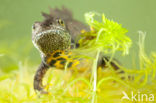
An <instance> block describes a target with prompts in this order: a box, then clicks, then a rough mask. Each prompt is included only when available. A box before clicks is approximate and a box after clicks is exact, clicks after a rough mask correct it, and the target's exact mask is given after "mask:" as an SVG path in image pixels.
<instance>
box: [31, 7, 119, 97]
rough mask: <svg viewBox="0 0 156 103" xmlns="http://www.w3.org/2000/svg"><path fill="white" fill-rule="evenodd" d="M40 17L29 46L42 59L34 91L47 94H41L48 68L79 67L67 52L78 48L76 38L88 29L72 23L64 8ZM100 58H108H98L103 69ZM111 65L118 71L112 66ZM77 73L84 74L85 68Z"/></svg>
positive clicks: (34, 27) (55, 9)
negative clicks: (41, 18) (33, 47)
mask: <svg viewBox="0 0 156 103" xmlns="http://www.w3.org/2000/svg"><path fill="white" fill-rule="evenodd" d="M42 16H43V17H44V20H43V21H37V22H35V23H34V24H33V26H32V42H33V44H34V46H35V47H36V48H37V50H38V51H39V52H40V55H41V59H42V62H41V64H40V66H39V67H38V69H37V71H36V74H35V76H34V89H35V90H36V91H39V92H41V93H43V94H44V93H47V91H45V90H44V87H43V84H42V79H43V78H44V75H45V74H46V72H47V70H48V69H49V68H50V67H56V68H58V69H64V68H65V66H67V68H69V69H72V68H74V67H75V66H77V65H78V64H80V63H79V61H77V60H71V59H70V56H69V53H68V51H69V50H70V49H72V48H73V47H72V46H73V45H75V47H78V46H79V44H78V41H77V37H78V36H79V35H80V34H81V31H82V30H85V31H90V28H89V27H88V26H87V25H85V24H83V23H82V22H80V21H78V20H76V19H74V18H73V15H72V12H71V11H70V10H68V9H67V8H65V7H63V8H62V9H58V8H54V9H53V8H50V14H47V13H42ZM103 58H104V59H105V60H107V61H109V58H107V57H101V58H99V61H98V66H102V67H105V65H106V63H105V60H104V59H103ZM82 61H83V60H82ZM67 62H68V63H67ZM110 63H111V65H112V66H113V67H114V68H115V69H118V67H117V66H116V65H115V63H113V62H110ZM66 64H67V65H66ZM83 64H85V62H84V63H83ZM86 66H88V65H86ZM78 69H79V68H78ZM78 71H81V72H83V71H85V67H84V68H83V69H82V70H78Z"/></svg>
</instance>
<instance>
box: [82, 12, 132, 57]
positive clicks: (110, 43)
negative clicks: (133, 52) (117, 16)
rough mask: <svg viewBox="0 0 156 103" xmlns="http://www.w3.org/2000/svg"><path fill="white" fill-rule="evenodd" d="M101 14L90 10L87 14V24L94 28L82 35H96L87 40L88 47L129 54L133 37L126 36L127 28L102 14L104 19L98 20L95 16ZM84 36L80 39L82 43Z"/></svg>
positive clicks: (106, 51) (105, 51)
mask: <svg viewBox="0 0 156 103" xmlns="http://www.w3.org/2000/svg"><path fill="white" fill-rule="evenodd" d="M96 15H98V16H101V15H100V14H97V13H94V12H89V13H86V14H85V19H86V22H87V24H88V25H89V26H90V27H91V28H92V29H93V30H92V31H91V32H89V33H85V34H84V35H82V37H86V36H95V38H94V39H92V40H88V41H86V42H87V43H86V48H87V49H91V51H93V50H97V48H98V49H99V50H100V51H103V52H104V53H109V54H111V53H115V52H116V51H122V52H123V54H128V52H129V48H130V46H131V43H132V42H131V39H130V38H129V37H127V36H126V33H127V30H126V29H125V28H123V27H122V26H121V25H120V24H118V23H117V22H114V21H113V20H109V19H107V18H106V17H105V16H104V14H102V16H101V17H102V21H101V22H100V21H97V20H96V19H95V18H94V16H96ZM82 41H83V38H82V39H81V40H80V43H81V44H82V43H83V42H82Z"/></svg>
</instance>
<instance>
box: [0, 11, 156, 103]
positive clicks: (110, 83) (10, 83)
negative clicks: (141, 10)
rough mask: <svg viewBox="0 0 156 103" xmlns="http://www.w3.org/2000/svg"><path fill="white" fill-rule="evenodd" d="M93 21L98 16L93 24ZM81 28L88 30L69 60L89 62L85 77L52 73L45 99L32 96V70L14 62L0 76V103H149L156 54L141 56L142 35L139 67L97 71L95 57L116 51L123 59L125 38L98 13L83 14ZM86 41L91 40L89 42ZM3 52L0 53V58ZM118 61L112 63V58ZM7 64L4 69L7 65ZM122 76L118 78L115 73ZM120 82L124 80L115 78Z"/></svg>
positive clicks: (155, 91) (155, 81) (154, 92)
mask: <svg viewBox="0 0 156 103" xmlns="http://www.w3.org/2000/svg"><path fill="white" fill-rule="evenodd" d="M95 16H97V17H101V18H102V20H101V21H98V20H96V19H95ZM85 19H86V22H87V24H88V25H89V26H90V27H91V28H92V30H91V31H90V32H84V33H82V35H81V39H80V41H79V43H80V47H79V48H77V49H74V50H72V52H73V56H77V57H80V58H81V57H83V58H87V59H88V60H90V61H93V63H92V64H90V65H92V68H91V73H81V74H79V73H71V72H70V71H68V70H66V69H65V70H64V71H62V70H57V69H55V68H52V69H50V70H49V71H48V73H47V74H46V77H45V78H44V80H43V82H44V83H43V84H44V85H45V89H46V90H47V91H48V92H49V94H48V95H41V94H40V93H35V92H34V90H33V76H34V72H35V68H36V66H32V65H29V63H28V62H27V61H26V60H25V62H24V63H22V62H18V64H17V65H16V66H15V68H18V69H17V70H14V71H13V72H9V73H4V72H2V71H0V103H134V102H136V103H140V102H141V103H142V102H145V103H146V102H149V103H150V102H151V103H152V102H154V100H155V98H154V96H156V53H155V52H152V53H151V55H150V56H148V55H147V54H146V53H145V50H144V40H145V33H144V32H141V31H140V32H139V40H138V44H139V51H138V54H139V63H140V65H139V68H137V67H136V68H127V67H125V66H123V65H121V64H119V63H117V62H116V64H117V65H118V66H119V67H120V69H119V70H116V71H115V70H114V69H113V68H111V66H110V65H109V61H108V62H107V65H108V67H107V68H105V69H102V68H99V69H96V67H97V61H98V58H99V56H100V53H102V54H105V55H111V56H110V58H111V59H113V58H114V55H115V53H117V52H121V53H122V55H121V56H125V55H128V54H129V53H130V52H129V49H130V47H131V46H132V41H131V39H130V38H129V37H128V36H127V35H126V33H127V32H128V30H126V29H125V28H123V27H122V26H121V24H118V23H117V22H114V21H113V20H109V19H107V18H106V17H105V16H104V14H102V15H101V14H98V13H95V12H89V13H86V14H85ZM90 37H92V39H90ZM3 56H5V52H3V53H1V54H0V58H2V57H3ZM117 59H118V58H117ZM8 65H9V64H8ZM121 71H124V73H120V72H121ZM121 77H124V79H121Z"/></svg>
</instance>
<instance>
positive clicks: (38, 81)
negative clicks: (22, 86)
mask: <svg viewBox="0 0 156 103" xmlns="http://www.w3.org/2000/svg"><path fill="white" fill-rule="evenodd" d="M48 69H49V66H47V65H46V64H44V63H43V62H42V63H41V64H40V66H39V67H38V70H37V71H36V74H35V76H34V89H35V90H37V91H40V92H41V93H42V94H47V93H48V92H46V91H44V88H43V84H42V80H43V77H44V75H45V74H46V72H47V70H48Z"/></svg>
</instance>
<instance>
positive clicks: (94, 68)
mask: <svg viewBox="0 0 156 103" xmlns="http://www.w3.org/2000/svg"><path fill="white" fill-rule="evenodd" d="M99 54H100V50H99V49H98V50H97V55H96V59H95V60H94V62H93V68H92V77H93V95H92V103H96V85H97V63H98V59H99Z"/></svg>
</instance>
